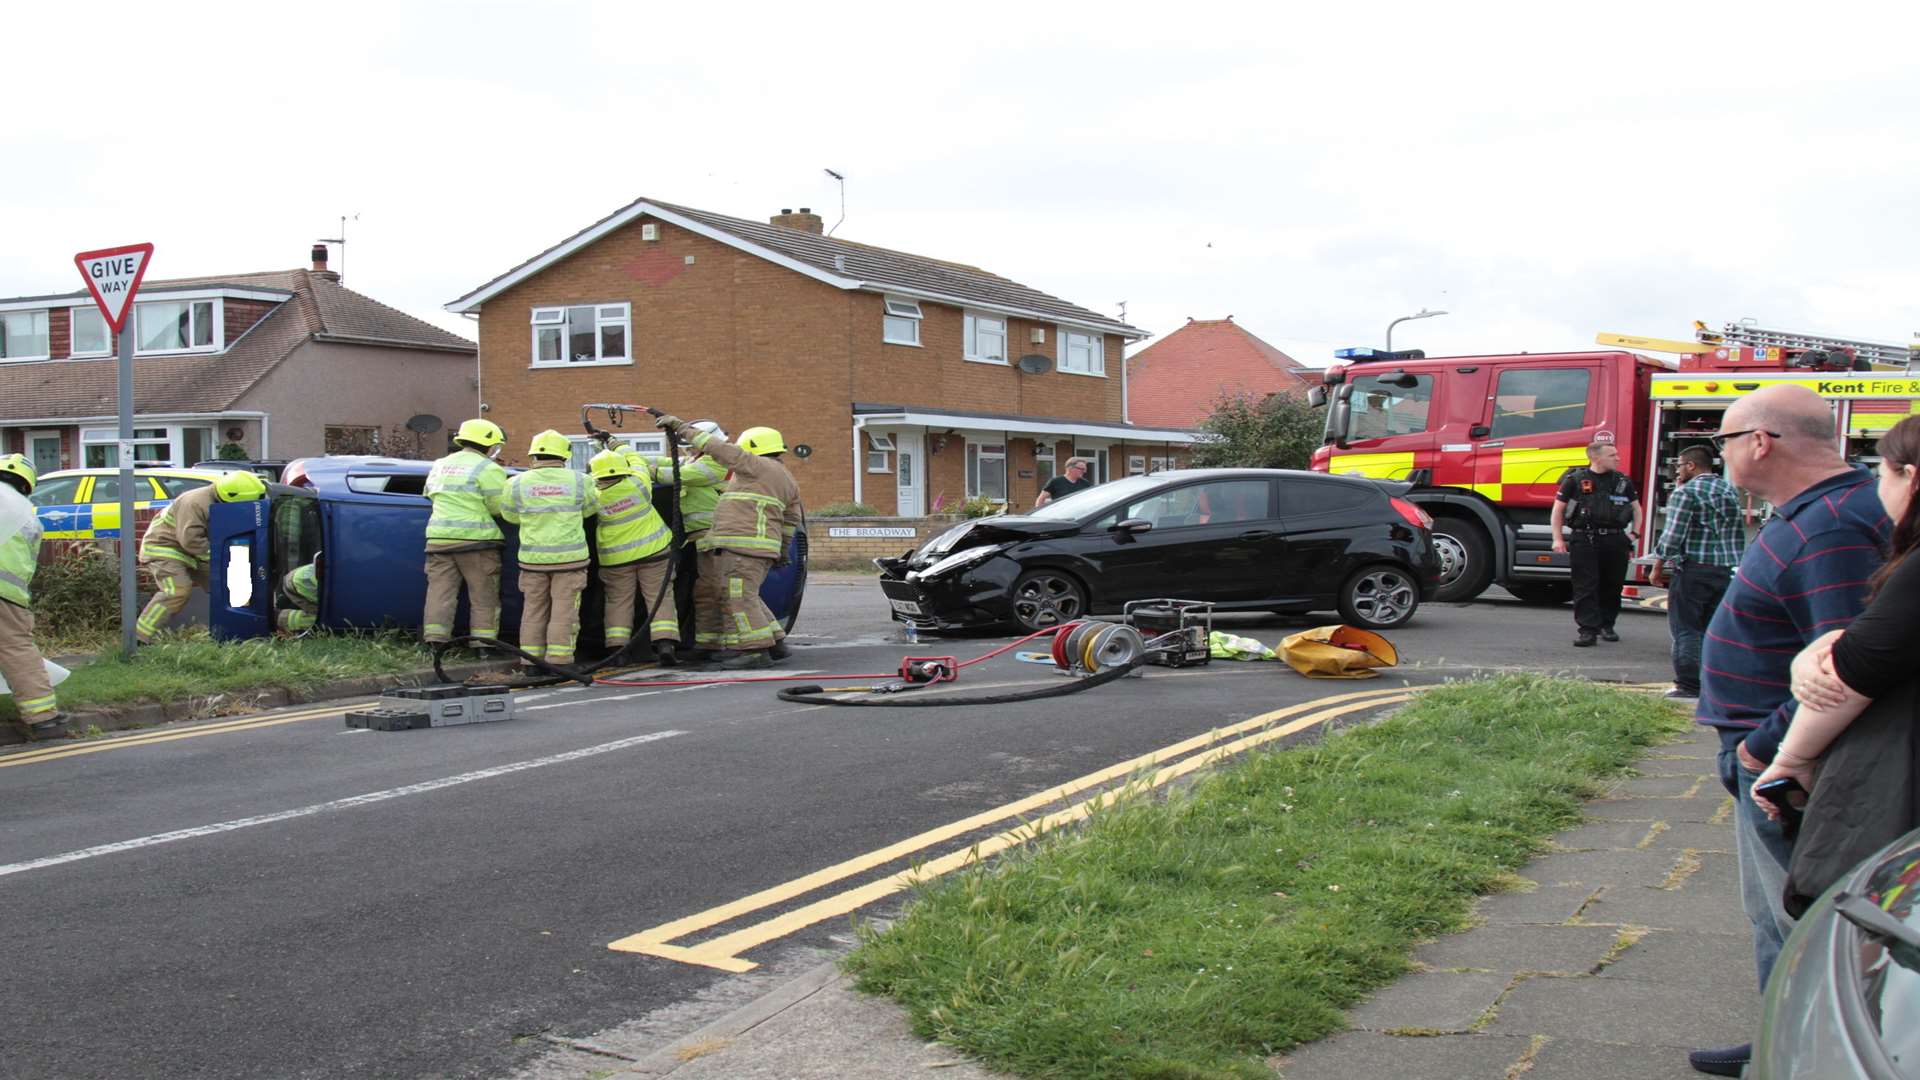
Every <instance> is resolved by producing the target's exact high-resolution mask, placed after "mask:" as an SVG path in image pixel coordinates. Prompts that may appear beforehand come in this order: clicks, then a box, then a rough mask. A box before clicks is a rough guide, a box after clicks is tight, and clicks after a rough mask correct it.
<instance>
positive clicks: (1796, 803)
mask: <svg viewBox="0 0 1920 1080" xmlns="http://www.w3.org/2000/svg"><path fill="white" fill-rule="evenodd" d="M1753 797H1754V798H1756V799H1765V800H1767V801H1768V802H1770V803H1772V804H1773V805H1774V806H1775V807H1776V808H1778V809H1779V811H1780V831H1781V832H1782V833H1785V834H1786V837H1787V839H1789V840H1791V839H1793V838H1794V836H1795V835H1796V834H1798V833H1799V832H1800V822H1801V820H1802V819H1804V818H1805V817H1806V816H1807V789H1806V788H1804V787H1801V786H1800V781H1798V780H1795V779H1794V778H1793V777H1791V776H1783V777H1781V778H1780V779H1778V780H1769V781H1767V782H1766V783H1764V784H1755V785H1753Z"/></svg>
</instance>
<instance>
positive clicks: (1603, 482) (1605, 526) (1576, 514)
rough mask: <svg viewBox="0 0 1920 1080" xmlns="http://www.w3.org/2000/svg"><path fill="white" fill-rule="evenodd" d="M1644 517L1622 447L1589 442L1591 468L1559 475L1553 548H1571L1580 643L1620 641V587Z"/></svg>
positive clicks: (1568, 551)
mask: <svg viewBox="0 0 1920 1080" xmlns="http://www.w3.org/2000/svg"><path fill="white" fill-rule="evenodd" d="M1639 519H1640V493H1639V492H1637V491H1635V490H1634V487H1633V481H1632V480H1631V479H1629V478H1628V477H1627V475H1626V474H1625V473H1622V472H1621V471H1620V451H1618V450H1616V449H1614V446H1613V444H1612V443H1601V442H1597V443H1594V444H1593V445H1592V446H1589V447H1587V467H1586V468H1584V469H1568V470H1567V472H1566V475H1564V476H1562V477H1561V478H1560V490H1559V491H1558V492H1556V493H1555V494H1554V496H1553V550H1555V551H1559V552H1565V553H1566V555H1567V565H1568V567H1569V569H1570V570H1571V571H1572V577H1573V620H1574V622H1575V623H1576V624H1577V626H1578V628H1579V631H1580V632H1579V635H1578V636H1577V637H1575V638H1574V639H1573V643H1574V644H1575V645H1580V646H1583V647H1584V646H1589V645H1592V644H1593V642H1594V639H1595V638H1600V639H1601V640H1604V641H1619V640H1620V635H1619V634H1618V633H1616V632H1614V629H1613V623H1614V620H1616V619H1618V618H1619V617H1620V588H1621V586H1623V585H1625V584H1626V581H1627V560H1628V559H1629V558H1631V557H1632V555H1633V523H1634V522H1636V521H1638V520H1639ZM1569 533H1571V534H1572V535H1571V536H1569V535H1568V534H1569Z"/></svg>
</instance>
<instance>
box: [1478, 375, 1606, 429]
mask: <svg viewBox="0 0 1920 1080" xmlns="http://www.w3.org/2000/svg"><path fill="white" fill-rule="evenodd" d="M1592 376H1593V373H1592V372H1591V371H1589V370H1587V369H1586V368H1520V369H1518V370H1515V371H1503V372H1501V373H1500V383H1499V388H1498V389H1497V390H1496V391H1495V392H1494V399H1493V435H1492V437H1493V438H1495V439H1506V438H1512V437H1514V436H1517V435H1548V434H1551V433H1553V432H1556V431H1573V430H1576V429H1578V428H1581V427H1585V426H1586V422H1587V388H1588V385H1589V383H1590V381H1591V379H1592Z"/></svg>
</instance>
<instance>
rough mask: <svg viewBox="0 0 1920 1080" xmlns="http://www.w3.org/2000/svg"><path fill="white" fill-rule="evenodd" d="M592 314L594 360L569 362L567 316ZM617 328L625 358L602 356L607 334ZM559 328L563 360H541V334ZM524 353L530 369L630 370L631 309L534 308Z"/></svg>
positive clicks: (627, 306) (626, 305) (586, 306)
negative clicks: (625, 352)
mask: <svg viewBox="0 0 1920 1080" xmlns="http://www.w3.org/2000/svg"><path fill="white" fill-rule="evenodd" d="M583 308H584V309H587V310H590V311H592V312H593V357H594V358H593V359H592V360H569V359H566V358H565V353H566V351H567V347H566V346H567V327H568V326H569V325H571V323H570V322H569V319H568V314H567V313H568V312H571V311H576V310H579V309H583ZM611 326H617V327H619V328H620V330H621V334H620V339H621V340H622V341H624V342H626V345H627V354H626V355H625V356H605V355H602V354H601V351H600V350H602V349H604V348H606V330H607V328H608V327H611ZM552 327H558V328H559V330H560V344H561V350H560V351H561V354H562V358H561V359H559V360H542V359H540V331H541V330H544V329H549V328H552ZM527 330H528V334H527V343H528V346H529V352H528V353H527V359H528V363H527V366H528V367H529V368H586V367H631V366H632V365H633V305H632V304H630V303H590V304H549V305H543V306H541V307H536V308H533V309H532V310H531V311H530V312H529V313H528V316H527Z"/></svg>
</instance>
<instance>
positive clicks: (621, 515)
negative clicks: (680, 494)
mask: <svg viewBox="0 0 1920 1080" xmlns="http://www.w3.org/2000/svg"><path fill="white" fill-rule="evenodd" d="M594 495H595V497H596V498H598V499H599V500H600V521H599V523H598V524H596V525H595V526H594V530H593V539H594V546H595V547H597V548H599V554H600V565H601V566H619V565H621V564H623V563H630V562H633V561H635V560H638V559H644V558H646V557H648V556H649V555H657V554H659V553H660V552H662V551H665V550H666V549H667V545H669V544H671V543H673V534H672V533H670V532H668V531H667V523H666V522H664V521H662V520H660V511H658V510H656V509H654V506H653V491H652V485H646V486H642V485H640V484H636V483H634V481H633V479H632V478H630V477H623V478H622V479H621V480H620V482H619V483H617V484H612V485H609V486H607V487H596V488H594Z"/></svg>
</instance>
